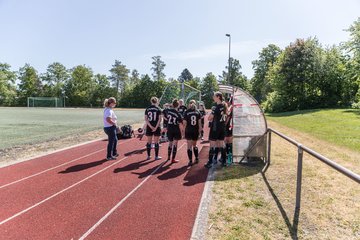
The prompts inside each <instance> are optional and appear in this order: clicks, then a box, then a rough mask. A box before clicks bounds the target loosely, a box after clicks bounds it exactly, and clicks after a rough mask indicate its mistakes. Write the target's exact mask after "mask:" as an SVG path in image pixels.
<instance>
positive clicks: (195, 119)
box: [184, 109, 201, 131]
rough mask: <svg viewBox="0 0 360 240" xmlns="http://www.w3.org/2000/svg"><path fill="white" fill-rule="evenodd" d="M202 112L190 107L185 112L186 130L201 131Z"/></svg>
mask: <svg viewBox="0 0 360 240" xmlns="http://www.w3.org/2000/svg"><path fill="white" fill-rule="evenodd" d="M200 119H201V114H200V112H199V111H198V110H191V109H188V110H186V111H185V113H184V120H185V121H186V130H189V131H199V120H200Z"/></svg>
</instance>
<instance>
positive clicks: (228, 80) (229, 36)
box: [225, 33, 231, 84]
mask: <svg viewBox="0 0 360 240" xmlns="http://www.w3.org/2000/svg"><path fill="white" fill-rule="evenodd" d="M225 36H227V37H228V38H229V59H228V64H229V65H228V76H227V77H228V79H227V83H228V84H230V48H231V35H230V34H228V33H227V34H225Z"/></svg>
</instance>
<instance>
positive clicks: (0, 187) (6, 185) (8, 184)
mask: <svg viewBox="0 0 360 240" xmlns="http://www.w3.org/2000/svg"><path fill="white" fill-rule="evenodd" d="M133 139H134V138H133ZM127 142H130V141H127ZM123 143H125V142H121V143H119V145H121V144H123ZM105 150H106V149H101V150H98V151H95V152H93V153H90V154H87V155H85V156H82V157H79V158H76V159H74V160H70V161H69V162H65V163H62V164H60V165H57V166H55V167H52V168H49V169H46V170H44V171H41V172H39V173H35V174H33V175H30V176H27V177H24V178H21V179H19V180H16V181H14V182H11V183H7V184H5V185H2V186H0V189H2V188H5V187H8V186H10V185H13V184H15V183H18V182H21V181H24V180H26V179H29V178H32V177H35V176H38V175H40V174H43V173H46V172H48V171H51V170H54V169H56V168H59V167H62V166H64V165H67V164H69V163H72V162H76V161H78V160H80V159H82V158H86V157H89V156H91V155H93V154H96V153H99V152H101V151H105Z"/></svg>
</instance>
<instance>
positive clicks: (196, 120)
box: [184, 100, 202, 166]
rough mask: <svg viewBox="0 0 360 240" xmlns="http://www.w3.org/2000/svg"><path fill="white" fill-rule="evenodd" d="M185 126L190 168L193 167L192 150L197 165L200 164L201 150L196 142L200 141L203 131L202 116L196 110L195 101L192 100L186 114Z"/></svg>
mask: <svg viewBox="0 0 360 240" xmlns="http://www.w3.org/2000/svg"><path fill="white" fill-rule="evenodd" d="M184 126H185V138H186V140H187V147H188V150H187V154H188V157H189V164H188V166H192V164H193V162H192V153H193V152H192V150H194V155H195V163H199V150H198V148H197V146H196V142H197V140H198V139H199V135H200V133H201V130H202V125H201V114H200V112H199V111H198V110H197V109H196V102H195V100H191V101H190V103H189V108H188V109H187V110H186V111H185V113H184Z"/></svg>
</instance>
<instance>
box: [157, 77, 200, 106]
mask: <svg viewBox="0 0 360 240" xmlns="http://www.w3.org/2000/svg"><path fill="white" fill-rule="evenodd" d="M174 98H177V99H183V100H184V103H185V104H186V105H187V104H188V103H189V102H190V100H192V99H194V100H196V101H197V102H201V91H200V90H198V89H196V88H194V87H191V86H190V85H188V84H186V83H182V82H179V81H176V80H175V81H173V82H171V83H170V84H169V85H168V86H166V88H165V90H164V91H163V94H162V96H161V98H160V106H163V104H165V103H171V102H172V100H173V99H174Z"/></svg>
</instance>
